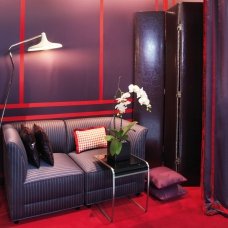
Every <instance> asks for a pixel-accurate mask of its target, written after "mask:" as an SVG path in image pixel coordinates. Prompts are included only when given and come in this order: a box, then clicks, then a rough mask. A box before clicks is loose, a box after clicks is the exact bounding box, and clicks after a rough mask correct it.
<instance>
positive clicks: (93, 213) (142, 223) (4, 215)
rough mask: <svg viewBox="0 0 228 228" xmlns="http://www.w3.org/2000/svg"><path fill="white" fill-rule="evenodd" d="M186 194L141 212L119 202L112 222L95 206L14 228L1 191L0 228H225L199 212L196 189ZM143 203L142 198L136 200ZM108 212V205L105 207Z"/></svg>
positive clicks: (226, 222) (152, 202)
mask: <svg viewBox="0 0 228 228" xmlns="http://www.w3.org/2000/svg"><path fill="white" fill-rule="evenodd" d="M186 190H187V191H188V193H187V195H186V196H184V197H183V198H181V199H178V200H174V201H171V202H166V203H162V202H159V201H157V200H154V199H153V198H150V201H149V211H148V212H147V213H144V212H143V211H142V210H140V209H139V208H138V207H137V206H136V205H134V204H133V203H132V202H130V201H128V200H127V199H125V198H123V199H118V200H117V202H116V207H115V221H114V222H113V223H109V222H108V221H107V220H106V218H105V217H104V216H103V215H102V214H101V213H100V211H99V209H98V208H97V207H96V206H92V207H91V208H86V207H83V208H81V209H80V210H71V211H68V212H65V213H58V214H54V215H51V216H43V217H39V218H36V219H30V220H26V221H22V222H20V223H19V224H17V225H15V224H14V223H12V222H11V221H10V219H9V216H8V212H7V204H6V200H5V196H4V192H3V190H2V189H0V228H5V227H18V228H27V227H31V228H46V227H47V228H60V227H61V228H62V227H64V228H65V227H66V228H71V227H90V228H93V227H99V228H100V227H110V228H114V227H121V228H127V227H132V228H147V227H150V228H163V227H164V228H174V227H175V228H178V227H184V228H198V227H199V228H204V227H205V228H206V227H207V228H223V227H224V228H225V227H226V228H227V227H228V218H225V217H223V216H221V215H215V216H206V215H204V214H203V211H202V201H201V193H200V189H199V188H198V187H186ZM137 200H138V201H142V203H144V201H145V195H142V196H140V197H138V198H137ZM105 206H107V207H108V209H109V205H105Z"/></svg>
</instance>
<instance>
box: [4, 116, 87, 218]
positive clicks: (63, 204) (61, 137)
mask: <svg viewBox="0 0 228 228" xmlns="http://www.w3.org/2000/svg"><path fill="white" fill-rule="evenodd" d="M33 123H37V124H38V125H40V126H41V127H42V128H44V129H45V131H46V133H47V134H48V137H49V139H50V142H51V143H52V145H53V148H54V149H56V150H57V152H63V151H64V150H65V149H66V131H65V125H64V121H62V120H51V121H34V122H32V121H29V122H26V123H25V125H26V126H28V127H32V126H33ZM14 126H15V127H16V128H14ZM20 126H21V122H20V123H13V124H11V125H10V124H7V125H4V126H3V134H4V148H5V149H4V167H5V172H4V173H5V183H6V193H7V199H8V205H9V211H10V216H11V218H12V220H14V221H16V220H21V219H24V218H28V217H31V216H37V215H42V214H46V213H51V212H54V211H59V210H63V209H69V208H73V207H78V206H81V205H84V171H83V170H82V169H81V168H80V167H78V165H77V164H76V163H75V162H73V160H72V159H71V158H70V157H69V156H68V155H67V154H66V153H54V160H55V163H54V166H50V165H48V164H46V163H44V162H41V167H40V168H39V169H37V168H35V167H32V166H31V165H29V164H28V161H27V155H26V151H25V149H24V145H23V143H22V141H21V139H20V136H19V134H18V131H17V130H19V129H20Z"/></svg>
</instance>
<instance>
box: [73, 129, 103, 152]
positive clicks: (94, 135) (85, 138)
mask: <svg viewBox="0 0 228 228" xmlns="http://www.w3.org/2000/svg"><path fill="white" fill-rule="evenodd" d="M105 136H106V132H105V128H104V127H94V128H89V129H75V130H74V139H75V144H76V153H78V154H79V153H81V152H82V151H85V150H90V149H95V148H102V147H107V141H106V140H105Z"/></svg>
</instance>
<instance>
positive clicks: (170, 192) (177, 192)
mask: <svg viewBox="0 0 228 228" xmlns="http://www.w3.org/2000/svg"><path fill="white" fill-rule="evenodd" d="M186 193H187V191H186V190H185V189H184V188H183V187H182V186H181V185H179V184H174V185H170V186H168V187H164V188H161V189H158V188H156V187H154V186H153V185H151V186H150V195H151V196H153V197H155V198H157V199H159V200H162V201H165V200H171V199H176V198H178V197H181V196H183V195H185V194H186Z"/></svg>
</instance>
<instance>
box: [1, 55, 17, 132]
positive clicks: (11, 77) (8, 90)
mask: <svg viewBox="0 0 228 228" xmlns="http://www.w3.org/2000/svg"><path fill="white" fill-rule="evenodd" d="M9 56H10V62H11V64H12V71H11V75H10V79H9V83H8V88H7V93H6V97H5V101H4V106H3V110H2V115H1V120H0V129H1V128H2V122H3V117H4V114H5V110H6V105H7V103H8V98H9V94H10V90H11V88H12V84H13V77H14V69H15V67H14V61H13V56H12V53H11V52H10V51H9Z"/></svg>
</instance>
